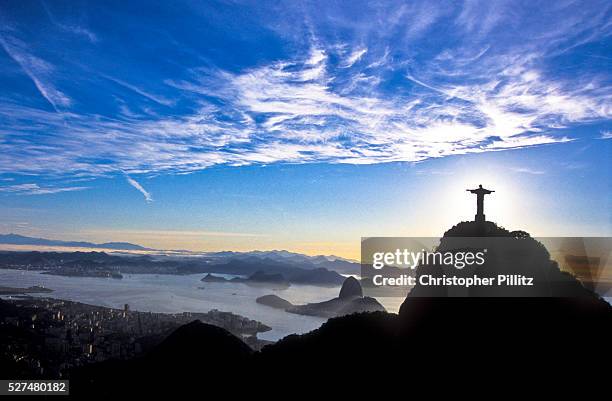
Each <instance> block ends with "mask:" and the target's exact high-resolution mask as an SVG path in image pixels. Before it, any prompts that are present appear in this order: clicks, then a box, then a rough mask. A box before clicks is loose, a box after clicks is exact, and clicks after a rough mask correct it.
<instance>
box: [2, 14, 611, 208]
mask: <svg viewBox="0 0 612 401" xmlns="http://www.w3.org/2000/svg"><path fill="white" fill-rule="evenodd" d="M487 3H488V2H484V3H480V2H478V3H475V2H465V3H461V5H456V6H455V5H453V6H450V5H449V6H448V7H439V6H438V7H432V6H431V4H430V3H429V2H413V3H411V4H410V5H405V6H399V7H398V6H397V4H392V5H388V4H386V3H384V2H383V3H376V4H374V5H372V6H371V10H370V9H369V10H368V12H367V13H363V15H364V17H363V18H362V19H360V18H357V17H355V18H348V17H347V16H345V15H342V14H341V13H339V12H338V9H337V8H335V7H332V6H331V5H329V6H328V5H327V3H326V2H324V3H323V4H318V5H317V6H316V7H315V8H316V10H310V11H308V6H303V7H297V8H298V9H299V10H297V11H296V10H288V11H286V14H283V15H282V17H283V18H287V20H286V21H285V20H283V21H278V20H276V19H273V18H272V17H269V18H271V19H272V21H268V20H267V19H266V18H264V20H265V21H263V22H262V24H264V25H265V23H269V25H270V26H271V30H273V31H274V32H278V33H279V38H278V40H285V41H286V42H287V43H285V44H286V46H284V47H283V51H282V52H280V51H279V52H278V53H275V54H274V55H272V56H270V57H266V56H261V57H259V56H260V55H261V54H260V53H257V57H255V53H253V55H252V56H253V57H244V59H248V60H250V63H249V64H248V65H243V64H240V62H238V61H237V62H236V63H238V64H239V65H236V64H232V63H233V61H232V63H230V64H229V65H228V64H226V65H222V64H223V61H226V60H225V59H226V57H220V58H219V60H217V62H215V60H214V56H215V55H217V53H215V52H212V53H210V54H207V55H206V57H204V56H201V55H200V54H198V55H197V56H198V57H194V58H189V59H188V60H186V59H187V56H186V55H184V54H181V57H183V56H184V57H185V59H183V58H181V60H185V62H183V63H180V64H179V63H173V64H172V66H171V67H169V66H167V65H166V66H164V68H163V69H162V68H160V69H159V70H160V71H163V74H162V73H160V74H159V75H155V72H156V68H149V69H148V70H147V71H148V72H149V73H150V75H152V76H156V77H158V79H148V78H149V77H147V79H143V78H140V77H138V76H134V77H130V75H129V74H128V73H127V72H126V71H121V72H120V73H119V72H114V71H113V72H108V71H106V72H104V71H99V72H98V71H93V73H92V74H93V75H94V76H95V77H100V76H101V77H105V78H106V79H105V80H101V81H104V82H102V83H100V82H97V81H96V80H95V79H92V81H96V85H98V86H94V87H93V88H91V90H90V91H88V90H87V89H89V87H87V85H88V84H90V83H91V82H89V81H88V80H80V81H79V85H80V86H79V91H81V92H80V93H87V94H91V96H92V97H93V98H94V100H93V101H94V103H95V107H92V108H91V109H86V110H85V111H83V109H79V107H77V102H76V101H75V102H74V104H73V102H72V101H71V98H69V97H68V96H67V95H66V94H64V93H63V92H60V91H59V90H58V89H57V88H56V86H55V85H54V80H53V79H52V78H53V77H54V74H55V72H56V69H55V68H54V67H53V66H52V65H51V64H49V63H46V62H45V61H43V60H42V59H40V58H38V57H36V56H34V55H33V52H32V51H31V49H30V48H29V47H28V46H26V42H23V41H19V40H17V39H15V37H16V36H17V35H13V34H10V35H9V34H8V33H6V31H4V32H3V33H2V34H1V36H0V38H1V39H0V42H1V43H0V44H1V45H2V47H3V48H4V50H5V51H6V53H7V54H8V55H9V56H10V57H11V59H12V60H14V61H15V62H17V64H18V65H19V66H20V67H21V68H22V69H23V71H24V72H25V73H26V74H27V75H28V76H29V77H30V78H31V79H32V81H33V82H34V83H35V84H36V86H37V88H38V89H39V91H40V93H41V94H42V95H43V96H44V97H45V98H46V99H47V100H48V101H49V103H51V104H52V105H53V106H54V107H55V108H56V109H57V108H58V107H62V108H64V109H65V110H63V113H62V115H61V116H59V115H58V113H52V112H49V111H44V110H40V109H35V108H32V107H28V106H26V105H25V104H24V103H22V102H20V99H21V98H18V97H15V98H11V99H9V100H7V99H0V120H1V121H2V123H0V155H2V156H0V173H10V174H19V173H22V174H45V175H57V176H62V175H78V176H85V177H86V176H100V175H114V174H117V172H118V171H119V172H121V171H124V172H125V173H126V179H127V180H128V182H129V183H130V184H131V185H132V186H133V187H134V188H136V189H137V190H139V191H140V192H141V193H142V194H143V195H144V196H145V199H147V201H150V200H151V195H150V194H149V193H148V192H147V191H146V190H144V188H143V187H142V186H141V185H140V184H139V183H138V182H136V181H135V180H133V179H132V178H130V176H128V175H127V174H130V175H137V174H145V173H186V172H191V171H196V170H201V169H205V168H208V167H210V166H215V165H230V166H241V165H250V164H269V163H278V162H285V163H320V162H325V163H354V164H367V163H384V162H394V161H408V162H413V161H421V160H425V159H429V158H440V157H446V156H451V155H458V154H466V153H480V152H488V151H500V150H505V149H516V148H523V147H531V146H538V145H542V144H552V143H562V142H567V141H571V140H573V139H575V138H576V135H578V134H577V133H576V132H579V130H568V129H567V128H574V127H580V126H581V125H582V124H590V123H593V122H602V121H609V120H610V118H611V117H612V107H610V104H612V102H611V100H612V95H611V94H610V93H612V92H611V91H610V89H611V86H610V79H609V74H608V73H607V70H606V69H605V68H603V69H600V70H593V69H591V68H581V67H580V66H578V67H575V66H574V64H575V63H574V64H572V66H570V67H568V70H567V71H565V70H563V71H560V69H558V68H557V66H558V61H559V60H558V57H559V55H560V54H565V53H568V52H569V53H571V52H572V51H575V49H576V47H573V46H575V45H578V44H584V43H590V42H595V41H601V40H603V38H609V35H610V34H611V33H612V32H611V31H612V27H611V25H610V24H609V22H607V20H606V18H605V16H606V12H607V11H606V8H605V7H604V8H602V7H598V6H593V7H589V8H587V9H585V10H584V13H575V12H570V11H568V10H570V9H571V8H572V7H576V6H575V5H572V4H569V3H568V4H566V5H564V6H561V5H559V6H555V5H551V6H550V7H548V8H547V13H548V14H547V15H546V18H544V17H542V18H539V19H537V18H536V21H533V20H532V19H530V18H526V16H523V17H524V19H523V20H522V21H527V22H528V23H523V24H520V29H518V28H517V27H518V25H517V19H518V20H519V21H521V19H520V17H521V14H525V13H527V14H530V15H531V13H532V12H533V10H531V9H530V8H529V7H530V5H529V4H528V3H525V5H524V7H517V9H516V10H514V9H513V10H508V9H506V8H504V7H495V6H489V5H487ZM496 4H497V3H496ZM602 4H604V3H602ZM540 6H542V5H540ZM319 8H321V10H319ZM303 9H306V11H303ZM315 11H316V13H315ZM510 11H512V12H510ZM291 13H294V14H295V16H294V18H296V21H304V20H306V21H308V23H307V24H306V25H307V26H306V27H304V24H301V23H299V24H298V23H295V24H294V23H292V20H291V19H290V18H289V17H290V16H291V15H293V14H291ZM309 13H310V14H309ZM272 14H273V13H272ZM304 14H306V15H304ZM313 15H316V16H317V18H314V17H313ZM275 18H276V17H275ZM442 24H443V25H442ZM437 28H444V29H437ZM330 31H331V32H332V33H330ZM251 34H253V33H252V32H250V31H249V32H248V35H251ZM248 35H247V36H248ZM232 37H234V36H232ZM296 38H298V39H296ZM451 39H452V40H451ZM159 40H160V41H163V40H165V37H163V36H160V37H159ZM420 41H423V42H420ZM104 43H106V42H104ZM102 44H103V43H100V44H99V45H96V47H98V46H101V45H102ZM122 46H123V44H122ZM175 47H176V46H174V43H173V47H172V48H171V49H170V50H172V49H174V48H175ZM279 47H280V46H279ZM156 49H157V47H156ZM181 49H183V48H181ZM287 49H288V50H287ZM138 50H141V49H138ZM155 51H156V50H155ZM263 53H265V54H267V53H266V52H263ZM100 54H102V55H104V53H103V52H101V53H100ZM146 56H147V57H148V56H151V54H150V53H146ZM101 57H102V56H101ZM147 57H139V58H135V59H134V60H131V61H132V62H134V63H135V64H136V65H137V66H138V67H140V64H137V63H138V62H142V59H148V58H147ZM169 58H172V57H169ZM255 59H256V61H253V60H255ZM103 61H108V60H103ZM598 62H600V63H605V62H606V61H605V59H602V60H601V61H598ZM101 64H105V63H101ZM111 64H112V63H111ZM187 65H189V67H185V66H187ZM143 67H150V66H149V65H144V66H143ZM156 67H157V66H156ZM75 76H76V77H78V76H79V75H78V74H75ZM115 76H121V77H122V78H123V77H125V78H124V79H118V78H115ZM139 78H140V79H139ZM107 81H109V82H107ZM84 88H85V89H84ZM125 89H127V90H129V91H131V92H134V93H136V94H138V95H139V96H130V97H129V99H125V98H124V96H122V95H124V94H125V91H124V90H125ZM73 97H74V98H75V99H76V98H77V97H78V94H75V95H74V96H73ZM108 99H111V101H110V102H109V100H108ZM118 99H119V100H118ZM159 105H161V106H164V107H160V106H159ZM72 106H74V107H72ZM165 106H174V107H173V110H172V113H169V112H168V109H167V108H166V107H165ZM147 107H151V108H153V109H154V110H155V111H157V112H151V113H147V112H146V111H144V110H145V109H146V108H147ZM605 135H609V134H602V138H603V137H604V136H605ZM591 137H592V135H591Z"/></svg>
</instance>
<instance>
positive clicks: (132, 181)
mask: <svg viewBox="0 0 612 401" xmlns="http://www.w3.org/2000/svg"><path fill="white" fill-rule="evenodd" d="M125 179H126V180H127V182H128V183H129V184H130V185H131V186H133V187H134V188H136V189H137V190H138V191H139V192H140V193H141V194H142V195H143V196H144V198H145V201H147V202H153V197H152V196H151V193H149V192H148V191H147V190H146V189H144V188H143V186H142V185H140V183H139V182H138V181H136V180H135V179H133V178H132V177H130V176H129V175H127V174H126V176H125Z"/></svg>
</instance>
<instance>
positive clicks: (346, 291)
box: [338, 277, 363, 299]
mask: <svg viewBox="0 0 612 401" xmlns="http://www.w3.org/2000/svg"><path fill="white" fill-rule="evenodd" d="M353 297H363V290H362V289H361V284H359V281H358V280H357V279H356V278H355V277H348V278H347V279H346V280H344V283H343V284H342V288H340V294H339V295H338V298H340V299H347V298H353Z"/></svg>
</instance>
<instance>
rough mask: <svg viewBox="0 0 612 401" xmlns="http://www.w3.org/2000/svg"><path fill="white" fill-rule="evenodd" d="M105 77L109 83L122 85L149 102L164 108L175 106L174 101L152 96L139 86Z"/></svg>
mask: <svg viewBox="0 0 612 401" xmlns="http://www.w3.org/2000/svg"><path fill="white" fill-rule="evenodd" d="M103 77H104V78H106V79H108V80H109V81H112V82H114V83H116V84H117V85H120V86H122V87H124V88H126V89H129V90H131V91H132V92H134V93H137V94H139V95H140V96H142V97H145V98H147V99H149V100H152V101H154V102H155V103H157V104H161V105H163V106H172V105H173V104H174V101H172V100H169V99H166V98H164V97H163V96H158V95H154V94H151V93H149V92H147V91H145V90H144V89H142V88H139V87H137V86H135V85H133V84H130V83H128V82H125V81H122V80H120V79H117V78H113V77H111V76H108V75H105V74H103Z"/></svg>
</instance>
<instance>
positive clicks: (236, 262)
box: [203, 257, 344, 286]
mask: <svg viewBox="0 0 612 401" xmlns="http://www.w3.org/2000/svg"><path fill="white" fill-rule="evenodd" d="M203 269H204V270H205V271H207V272H210V273H224V274H237V275H242V276H252V275H253V274H255V273H258V272H260V273H265V274H266V275H279V274H280V275H282V276H283V278H284V280H286V281H288V282H290V283H295V284H312V285H331V286H333V285H340V284H342V282H343V281H344V277H343V276H342V275H340V274H338V273H337V272H335V271H330V270H327V269H325V268H314V269H303V268H301V267H296V266H295V265H292V264H287V263H283V262H278V261H275V260H273V259H259V258H256V257H250V258H246V259H232V260H230V261H229V262H227V263H222V264H214V265H207V266H205V267H203Z"/></svg>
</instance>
